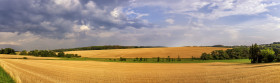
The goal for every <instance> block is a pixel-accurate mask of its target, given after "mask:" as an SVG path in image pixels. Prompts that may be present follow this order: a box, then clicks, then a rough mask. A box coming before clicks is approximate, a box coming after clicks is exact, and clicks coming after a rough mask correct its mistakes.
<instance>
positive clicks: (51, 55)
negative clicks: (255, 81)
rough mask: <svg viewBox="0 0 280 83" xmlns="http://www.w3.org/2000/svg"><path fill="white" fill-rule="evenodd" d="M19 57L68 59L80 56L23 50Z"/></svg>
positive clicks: (49, 51)
mask: <svg viewBox="0 0 280 83" xmlns="http://www.w3.org/2000/svg"><path fill="white" fill-rule="evenodd" d="M19 55H31V56H37V57H66V58H79V57H81V56H79V55H78V54H65V53H64V52H58V53H56V52H54V51H51V50H32V51H29V52H27V51H26V50H23V51H21V52H20V54H19Z"/></svg>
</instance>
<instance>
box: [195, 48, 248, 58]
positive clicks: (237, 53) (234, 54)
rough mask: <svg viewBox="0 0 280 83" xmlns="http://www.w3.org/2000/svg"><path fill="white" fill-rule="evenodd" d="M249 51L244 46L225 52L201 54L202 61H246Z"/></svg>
mask: <svg viewBox="0 0 280 83" xmlns="http://www.w3.org/2000/svg"><path fill="white" fill-rule="evenodd" d="M249 56H250V54H249V49H248V47H246V46H240V47H234V48H232V49H227V50H225V51H224V50H214V51H212V52H211V53H202V54H201V57H200V59H202V60H224V59H246V58H249Z"/></svg>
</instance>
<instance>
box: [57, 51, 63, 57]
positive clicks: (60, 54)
mask: <svg viewBox="0 0 280 83" xmlns="http://www.w3.org/2000/svg"><path fill="white" fill-rule="evenodd" d="M64 56H65V53H64V52H59V53H58V54H57V57H64Z"/></svg>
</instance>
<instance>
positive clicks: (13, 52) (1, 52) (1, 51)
mask: <svg viewBox="0 0 280 83" xmlns="http://www.w3.org/2000/svg"><path fill="white" fill-rule="evenodd" d="M0 54H16V52H15V50H14V49H12V48H5V49H1V50H0Z"/></svg>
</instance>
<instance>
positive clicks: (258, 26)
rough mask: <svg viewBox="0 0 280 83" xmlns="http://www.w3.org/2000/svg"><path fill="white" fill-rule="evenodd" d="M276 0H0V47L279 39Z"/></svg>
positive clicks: (279, 15) (238, 42) (239, 42)
mask: <svg viewBox="0 0 280 83" xmlns="http://www.w3.org/2000/svg"><path fill="white" fill-rule="evenodd" d="M279 10H280V1H278V0H0V48H4V47H12V48H14V49H17V50H21V49H27V50H32V49H56V48H71V47H82V46H93V45H145V46H147V45H148V46H150V45H151V46H169V47H171V46H200V45H215V44H223V45H250V44H252V43H258V44H262V43H272V42H273V41H280V11H279Z"/></svg>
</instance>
